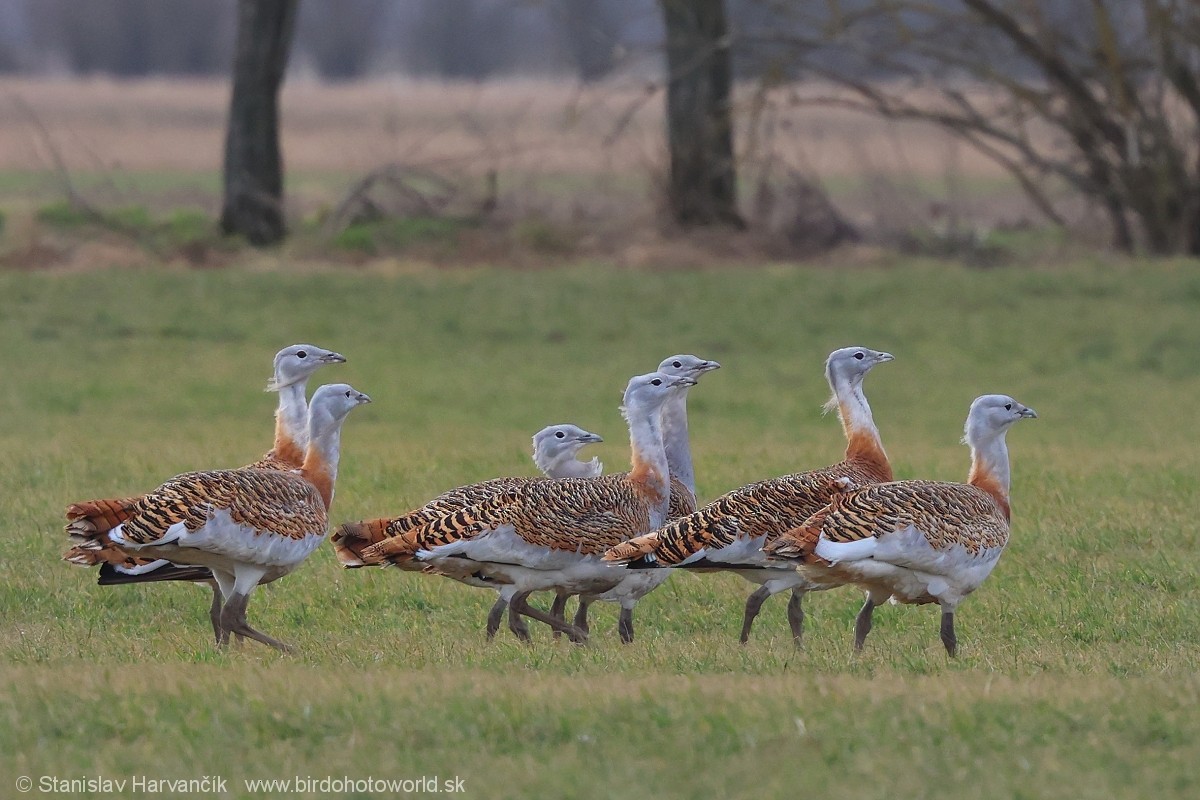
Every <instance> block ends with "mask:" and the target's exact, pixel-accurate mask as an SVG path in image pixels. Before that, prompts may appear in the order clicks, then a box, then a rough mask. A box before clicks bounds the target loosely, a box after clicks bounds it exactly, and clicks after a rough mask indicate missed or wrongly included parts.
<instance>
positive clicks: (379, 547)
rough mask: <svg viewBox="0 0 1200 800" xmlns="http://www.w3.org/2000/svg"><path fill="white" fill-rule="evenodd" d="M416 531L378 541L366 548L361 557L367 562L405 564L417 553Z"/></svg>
mask: <svg viewBox="0 0 1200 800" xmlns="http://www.w3.org/2000/svg"><path fill="white" fill-rule="evenodd" d="M414 534H415V531H409V532H408V533H406V534H404V535H403V536H393V537H392V538H390V539H385V540H384V541H381V542H377V543H376V544H373V545H371V546H370V547H368V548H366V549H364V550H363V551H362V554H361V558H362V560H363V562H364V563H366V564H386V563H392V564H404V563H407V562H409V561H412V560H413V558H415V557H416V555H417V549H418V547H417V537H416V536H415V535H414Z"/></svg>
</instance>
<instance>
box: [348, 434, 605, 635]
mask: <svg viewBox="0 0 1200 800" xmlns="http://www.w3.org/2000/svg"><path fill="white" fill-rule="evenodd" d="M603 441H604V439H602V438H601V437H600V436H599V435H598V434H595V433H589V432H588V431H585V430H584V429H583V428H580V427H578V426H576V425H570V424H566V423H562V424H558V425H548V426H546V427H545V428H542V429H541V430H540V431H538V432H537V433H535V434H534V435H533V463H534V464H536V465H537V467H538V469H540V470H541V471H542V473H543V474H544V475H545V476H546V477H548V478H594V477H596V476H597V475H599V474H601V473H602V472H603V471H604V465H603V464H602V463H600V459H599V458H596V457H593V458H592V459H591V461H580V460H579V459H578V458H577V456H578V455H579V451H580V450H581V449H582V448H584V447H586V446H587V445H589V444H594V443H598V442H603ZM521 480H523V479H522V478H515V477H507V478H492V479H491V480H487V481H483V482H482V483H477V484H472V485H470V486H460V487H458V488H456V489H451V490H450V491H448V492H443V493H442V494H440V495H438V496H437V497H435V498H434V499H433V500H431V501H429V502H428V503H426V504H425V505H424V506H422V507H421V508H419V509H417V510H415V511H410V512H409V513H408V514H406V515H405V516H403V517H396V518H391V517H381V518H379V519H370V520H363V521H361V522H344V523H342V524H341V525H339V526H338V528H337V530H336V531H334V534H333V536H332V537H330V541H332V542H333V548H334V553H335V554H336V555H337V557H338V561H339V562H341V564H342V566H343V567H346V568H347V569H354V568H357V567H363V566H366V564H365V563H363V561H362V558H361V554H362V551H363V550H365V549H366V548H368V547H370V546H371V545H373V544H376V543H378V542H382V541H383V540H385V539H387V538H389V537H390V536H393V535H395V536H398V535H401V534H403V533H406V532H408V531H409V530H412V528H413V527H415V526H416V525H417V524H419V523H421V522H423V521H428V520H432V519H436V518H437V517H438V516H441V515H442V514H448V513H451V512H453V511H457V510H460V509H463V508H467V507H468V506H472V505H475V504H476V503H479V502H481V501H483V500H485V499H486V498H488V497H490V496H491V494H492V493H494V492H497V491H500V490H502V489H504V488H507V487H510V486H513V485H515V484H516V483H518V482H520V481H521ZM400 566H401V568H402V569H406V570H410V571H421V572H426V571H428V572H429V574H433V575H438V574H441V573H439V572H438V571H437V570H435V569H433V568H432V567H428V566H427V565H425V564H421V563H420V562H417V561H408V562H405V563H403V564H401V565H400ZM457 579H458V580H459V581H460V582H462V583H465V584H467V585H468V586H475V587H478V588H483V589H495V590H497V591H499V593H500V596H499V597H498V598H496V602H495V604H494V605H493V606H492V609H491V611H490V612H488V622H487V638H488V639H489V640H490V639H492V637H494V636H495V635H496V631H497V630H499V629H500V620H501V619H503V617H504V610H505V609H506V608H507V607H508V599H509V596H510V595H509V594H506V593H505V591H504V588H505V587H500V586H496V585H495V584H494V583H491V582H488V581H485V580H482V579H479V578H475V577H473V576H471V575H461V576H457Z"/></svg>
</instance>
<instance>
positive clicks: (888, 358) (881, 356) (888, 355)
mask: <svg viewBox="0 0 1200 800" xmlns="http://www.w3.org/2000/svg"><path fill="white" fill-rule="evenodd" d="M875 360H876V361H878V362H880V363H881V364H882V363H883V362H884V361H895V360H896V357H895V356H894V355H892V354H891V353H880V354H879V355H877V356H875Z"/></svg>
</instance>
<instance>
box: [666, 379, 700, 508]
mask: <svg viewBox="0 0 1200 800" xmlns="http://www.w3.org/2000/svg"><path fill="white" fill-rule="evenodd" d="M662 426H663V446H664V448H665V449H666V454H667V468H668V469H669V470H670V473H671V477H674V478H678V479H679V482H680V483H682V484H683V485H684V486H686V487H687V490H688V491H689V492H691V493H692V499H693V500H695V498H696V471H695V468H694V467H693V466H692V446H691V443H690V442H689V441H688V422H687V392H686V391H684V392H680V394H679V396H678V397H673V398H671V399H670V400H668V401H667V403H666V405H664V406H663V412H662Z"/></svg>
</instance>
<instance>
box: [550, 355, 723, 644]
mask: <svg viewBox="0 0 1200 800" xmlns="http://www.w3.org/2000/svg"><path fill="white" fill-rule="evenodd" d="M720 368H721V365H720V364H718V363H717V362H716V361H710V360H708V359H704V358H699V357H698V356H694V355H690V354H687V353H680V354H678V355H673V356H670V357H668V358H665V359H663V360H662V362H661V363H660V364H659V365H658V371H659V372H661V373H663V374H664V375H673V376H681V377H686V378H691V379H693V380H695V381H699V380H700V376H701V375H703V374H704V373H706V372H711V371H712V370H715V369H720ZM689 392H690V387H689V388H685V389H683V390H681V391H679V392H677V393H676V394H675V395H674V396H673V397H671V398H670V399H669V400H667V402H666V403H665V404H664V405H663V409H662V426H663V448H664V450H665V451H666V454H667V469H668V470H669V471H670V473H671V505H670V508H669V509H668V513H667V519H668V520H674V519H679V518H680V517H685V516H687V515H688V514H691V513H692V512H693V511H695V510H696V469H695V466H694V465H693V463H692V444H691V437H690V436H689V434H688V418H687V401H688V393H689ZM681 484H682V488H683V489H685V490H686V494H685V493H684V492H683V491H681V490H680V485H681ZM670 577H671V572H670V570H661V571H660V570H653V571H651V570H638V571H633V570H630V571H629V572H628V573H627V574H626V575H625V577H624V578H622V579H621V582H620V583H618V584H617V585H616V586H614V587H613V588H612V589H609V590H608V591H607V592H604V593H602V594H598V595H580V596H579V608H578V610H577V611H576V612H575V619H574V624H575V627H577V628H579V629H580V630H582V631H583V632H584V633H587V632H588V630H589V628H588V619H587V617H588V608H589V607H590V606H591V604H592V603H594V602H597V601H600V602H604V603H617V604H618V605H620V607H621V610H620V612H618V617H617V633H618V635H619V636H620V637H621V641H622V642H625V643H629V642H632V641H633V609H634V606H636V605H637V603H638V602H639V601H640V600H641V599H642V598H643V597H645V596H646V595H648V594H649V593H650V592H652V591H654V590H655V589H657V588H658V587H659V586H661V585H662V584H663V583H664V582H666V580H667V579H668V578H670ZM567 597H568V596H567V595H565V594H561V593H560V594H558V595H556V596H555V598H554V605H553V606H552V607H551V609H550V613H551V614H553V615H554V616H557V617H559V618H560V619H561V618H563V611H564V610H565V608H566V604H567ZM557 635H558V633H557V632H555V636H557Z"/></svg>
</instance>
